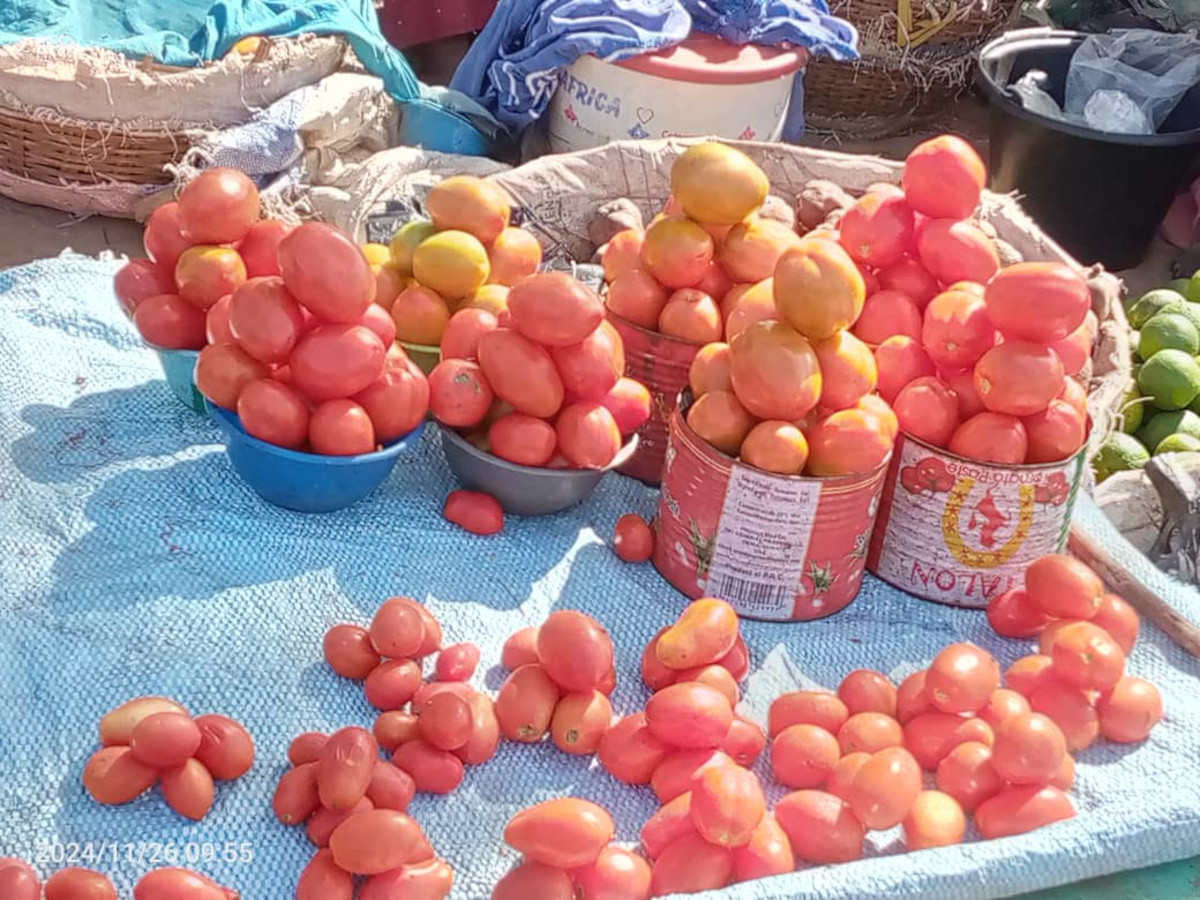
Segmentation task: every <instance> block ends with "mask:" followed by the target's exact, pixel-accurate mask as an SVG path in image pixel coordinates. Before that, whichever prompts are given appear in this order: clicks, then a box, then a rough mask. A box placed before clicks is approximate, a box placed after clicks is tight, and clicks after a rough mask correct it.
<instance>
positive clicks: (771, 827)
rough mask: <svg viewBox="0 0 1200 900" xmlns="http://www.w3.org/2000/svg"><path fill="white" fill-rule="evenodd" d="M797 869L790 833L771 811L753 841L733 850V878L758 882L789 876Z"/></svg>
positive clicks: (760, 823)
mask: <svg viewBox="0 0 1200 900" xmlns="http://www.w3.org/2000/svg"><path fill="white" fill-rule="evenodd" d="M795 868H796V858H795V855H794V854H793V853H792V845H791V843H789V842H788V837H787V833H786V832H784V830H783V829H782V828H780V827H779V823H778V822H777V821H776V820H775V817H774V816H773V815H771V814H770V813H767V814H766V815H765V816H763V818H762V821H761V822H759V823H758V827H757V828H755V829H754V833H753V834H752V835H751V836H750V842H749V843H748V844H746V845H745V846H743V847H738V848H737V849H736V850H734V851H733V881H734V883H735V884H736V883H741V882H743V881H754V880H756V879H759V878H769V877H770V876H772V875H785V874H788V873H791V872H792V871H794V870H795Z"/></svg>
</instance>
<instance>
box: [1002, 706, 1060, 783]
mask: <svg viewBox="0 0 1200 900" xmlns="http://www.w3.org/2000/svg"><path fill="white" fill-rule="evenodd" d="M1066 754H1067V742H1066V739H1065V738H1064V737H1063V733H1062V731H1061V730H1060V729H1059V727H1058V726H1057V725H1055V724H1054V722H1053V720H1051V719H1050V718H1049V717H1048V716H1044V715H1042V714H1041V713H1034V712H1029V713H1018V714H1017V715H1015V716H1010V717H1009V718H1008V719H1006V720H1005V721H1004V722H1003V723H1002V724H1001V725H1000V727H999V728H997V729H996V740H995V743H994V744H993V745H992V765H993V766H995V767H996V772H997V773H998V774H999V775H1000V777H1001V778H1003V779H1004V780H1005V781H1007V782H1009V783H1011V784H1046V783H1047V782H1048V781H1049V780H1050V779H1052V778H1053V777H1054V776H1055V775H1056V774H1057V773H1058V771H1059V769H1060V768H1062V760H1063V757H1064V756H1065V755H1066Z"/></svg>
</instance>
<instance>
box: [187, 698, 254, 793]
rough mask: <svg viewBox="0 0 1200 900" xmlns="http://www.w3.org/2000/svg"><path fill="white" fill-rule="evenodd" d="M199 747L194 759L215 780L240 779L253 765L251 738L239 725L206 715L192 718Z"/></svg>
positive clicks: (216, 716)
mask: <svg viewBox="0 0 1200 900" xmlns="http://www.w3.org/2000/svg"><path fill="white" fill-rule="evenodd" d="M196 726H197V727H198V728H199V729H200V748H199V749H198V750H197V751H196V760H197V761H198V762H199V763H200V764H201V765H203V766H204V768H206V769H208V771H209V772H210V773H211V774H212V777H213V778H215V779H217V780H218V781H233V780H234V779H237V778H241V777H242V776H243V775H245V774H246V773H247V772H248V771H250V767H251V766H252V765H253V764H254V738H252V737H250V732H248V731H247V730H246V728H245V726H243V725H242V724H241V723H240V722H236V721H234V720H233V719H231V718H229V717H228V716H219V715H212V714H209V715H207V716H200V717H199V718H197V719H196Z"/></svg>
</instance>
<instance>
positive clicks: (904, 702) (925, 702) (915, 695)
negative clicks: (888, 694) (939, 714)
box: [896, 669, 933, 725]
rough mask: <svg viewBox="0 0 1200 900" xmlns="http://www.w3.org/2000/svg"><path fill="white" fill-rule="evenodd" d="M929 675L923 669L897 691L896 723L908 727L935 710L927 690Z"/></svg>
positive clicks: (904, 681) (903, 682)
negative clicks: (926, 684) (923, 714)
mask: <svg viewBox="0 0 1200 900" xmlns="http://www.w3.org/2000/svg"><path fill="white" fill-rule="evenodd" d="M927 675H928V673H927V672H926V671H925V670H924V669H922V670H921V671H920V672H913V673H912V674H911V675H909V676H908V677H907V678H905V679H904V680H903V681H902V682H900V687H898V688H897V689H896V721H898V722H899V723H900V724H901V725H907V724H908V723H909V722H911V721H912V720H913V719H914V718H916V717H917V716H919V715H920V714H921V713H923V712H929V711H930V710H931V709H933V700H932V699H931V698H930V696H929V691H928V690H926V688H925V679H926V677H927Z"/></svg>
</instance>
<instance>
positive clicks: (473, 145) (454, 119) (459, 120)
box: [399, 103, 491, 156]
mask: <svg viewBox="0 0 1200 900" xmlns="http://www.w3.org/2000/svg"><path fill="white" fill-rule="evenodd" d="M399 138H400V144H401V146H405V147H421V148H423V149H425V150H436V151H437V152H438V153H457V154H459V155H460V156H487V155H488V151H489V150H491V145H490V143H489V142H488V139H487V138H486V137H485V136H484V135H483V134H482V133H481V132H480V131H479V129H478V128H476V127H475V126H474V125H472V124H471V123H470V122H469V121H468V120H467V118H466V117H465V116H461V115H459V114H458V113H456V112H454V111H453V110H449V109H444V108H443V107H440V106H436V105H434V104H430V103H407V104H405V106H404V108H403V110H402V111H401V114H400V135H399Z"/></svg>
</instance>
